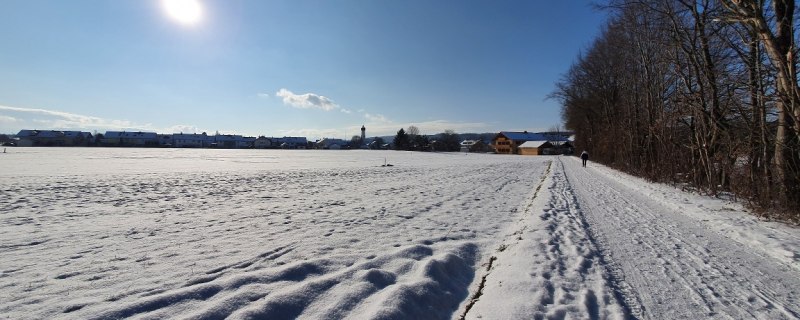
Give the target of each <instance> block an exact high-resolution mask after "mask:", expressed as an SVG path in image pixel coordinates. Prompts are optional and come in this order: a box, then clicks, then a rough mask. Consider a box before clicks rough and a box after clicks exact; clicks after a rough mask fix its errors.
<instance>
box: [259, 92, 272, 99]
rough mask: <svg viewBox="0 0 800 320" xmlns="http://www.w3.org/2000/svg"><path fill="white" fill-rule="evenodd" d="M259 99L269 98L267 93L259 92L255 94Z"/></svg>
mask: <svg viewBox="0 0 800 320" xmlns="http://www.w3.org/2000/svg"><path fill="white" fill-rule="evenodd" d="M256 95H257V96H258V97H259V98H269V93H263V92H259V93H258V94H256Z"/></svg>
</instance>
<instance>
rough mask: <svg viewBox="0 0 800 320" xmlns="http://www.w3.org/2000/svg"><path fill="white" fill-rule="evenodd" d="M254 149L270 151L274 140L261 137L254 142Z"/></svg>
mask: <svg viewBox="0 0 800 320" xmlns="http://www.w3.org/2000/svg"><path fill="white" fill-rule="evenodd" d="M253 148H256V149H269V148H272V139H271V138H267V137H265V136H260V137H258V138H256V140H255V141H253Z"/></svg>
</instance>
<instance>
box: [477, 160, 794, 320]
mask: <svg viewBox="0 0 800 320" xmlns="http://www.w3.org/2000/svg"><path fill="white" fill-rule="evenodd" d="M635 180H637V179H635V178H631V177H629V176H626V175H622V174H620V173H618V172H615V171H612V170H609V169H607V168H603V167H599V166H590V167H589V168H582V167H581V166H580V163H579V161H578V160H576V159H573V158H566V157H562V158H558V159H557V160H556V161H555V162H554V164H553V165H552V168H551V175H550V178H548V179H546V180H545V181H543V185H544V187H546V189H545V188H542V192H540V193H539V194H538V195H537V198H536V199H534V200H533V201H532V202H531V203H530V206H529V208H528V209H527V210H526V212H525V214H526V217H527V218H525V219H523V220H521V221H519V222H518V224H517V226H516V228H517V229H518V230H516V231H509V232H508V233H507V234H508V236H507V238H506V241H505V242H504V243H503V244H501V245H500V247H499V248H498V250H497V251H498V252H497V253H496V254H495V258H496V259H494V260H493V261H492V262H493V266H492V267H491V268H490V269H489V270H488V271H485V272H484V273H485V285H484V287H483V291H482V295H481V296H480V298H479V299H478V300H477V302H476V303H475V304H474V306H473V307H472V308H471V309H470V310H469V311H468V313H467V314H466V318H467V319H477V318H484V319H501V318H502V319H522V318H525V319H544V318H547V319H563V318H565V317H569V318H586V319H606V318H612V319H613V318H642V319H704V318H721V319H750V318H759V319H795V318H798V317H799V316H800V296H798V290H800V277H799V276H800V272H799V271H800V268H798V260H800V258H799V257H800V254H798V250H800V248H798V246H797V245H798V243H800V241H798V240H800V237H799V236H798V234H797V232H796V231H797V230H796V229H792V228H786V227H785V226H784V227H783V228H782V227H781V226H779V225H778V226H776V227H775V229H774V230H771V231H766V232H765V231H764V229H763V228H762V229H758V228H757V227H754V226H753V225H748V224H743V223H741V221H747V220H748V219H747V218H746V217H737V215H741V213H734V212H731V211H730V210H732V209H730V208H725V206H724V205H723V206H720V207H722V208H725V209H727V210H725V209H723V210H721V212H718V213H715V212H714V211H715V210H713V209H711V207H713V206H714V205H715V204H716V205H717V206H719V204H720V203H722V201H709V202H708V203H707V204H706V205H703V204H702V202H703V201H702V199H694V200H695V202H691V201H687V202H686V203H681V201H680V200H688V199H687V197H692V196H691V195H688V194H684V193H682V192H678V191H676V190H674V189H670V188H669V187H666V186H658V185H650V186H647V184H646V183H643V182H641V181H635ZM669 193H672V195H670V194H669ZM698 203H700V204H699V205H698ZM690 204H691V205H690ZM698 207H699V208H702V212H701V213H697V212H692V211H693V210H692V208H694V209H695V210H696V209H697V208H698ZM725 215H732V217H730V218H727V219H726V218H725ZM732 222H733V223H732ZM763 224H767V223H763ZM759 232H762V233H761V234H760V235H759ZM759 238H762V240H763V239H767V238H773V239H774V240H778V241H773V242H771V243H770V242H765V243H764V244H765V245H764V246H763V247H761V248H759V247H756V246H753V243H754V242H757V240H758V239H759ZM778 242H781V243H778ZM792 250H794V251H792ZM792 252H793V253H792ZM786 253H789V254H788V255H787V254H786ZM787 256H788V257H787Z"/></svg>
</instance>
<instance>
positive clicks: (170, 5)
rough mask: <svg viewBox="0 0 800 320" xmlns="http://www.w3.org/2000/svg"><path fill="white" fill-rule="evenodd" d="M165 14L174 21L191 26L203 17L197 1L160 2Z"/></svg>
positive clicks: (168, 0)
mask: <svg viewBox="0 0 800 320" xmlns="http://www.w3.org/2000/svg"><path fill="white" fill-rule="evenodd" d="M161 4H162V6H163V7H164V10H165V11H166V12H167V14H168V15H169V16H170V17H171V18H172V19H173V20H175V21H177V22H179V23H181V24H185V25H193V24H196V23H198V22H200V19H201V18H202V17H203V6H202V5H201V4H200V1H198V0H161Z"/></svg>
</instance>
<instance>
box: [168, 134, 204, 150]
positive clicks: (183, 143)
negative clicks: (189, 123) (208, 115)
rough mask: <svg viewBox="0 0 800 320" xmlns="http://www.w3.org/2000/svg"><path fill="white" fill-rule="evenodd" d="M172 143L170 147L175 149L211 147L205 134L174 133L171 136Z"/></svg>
mask: <svg viewBox="0 0 800 320" xmlns="http://www.w3.org/2000/svg"><path fill="white" fill-rule="evenodd" d="M172 141H173V142H172V146H174V147H177V148H206V147H209V146H210V145H211V142H210V141H209V140H208V135H206V133H205V132H203V133H202V134H197V133H183V132H181V133H175V134H173V135H172Z"/></svg>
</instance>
